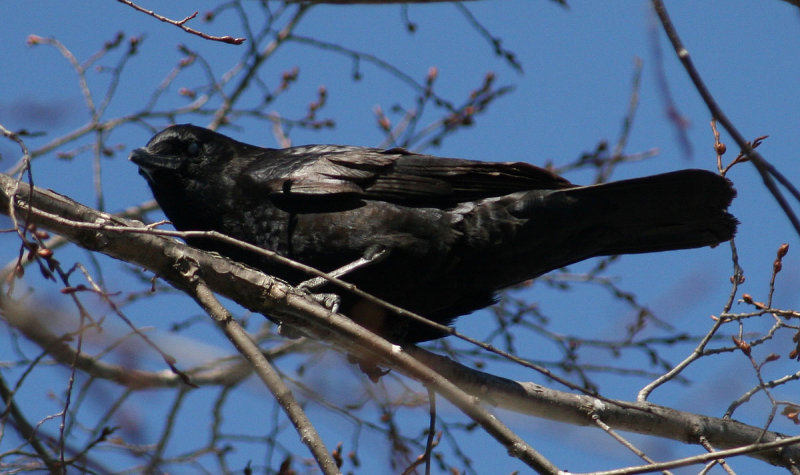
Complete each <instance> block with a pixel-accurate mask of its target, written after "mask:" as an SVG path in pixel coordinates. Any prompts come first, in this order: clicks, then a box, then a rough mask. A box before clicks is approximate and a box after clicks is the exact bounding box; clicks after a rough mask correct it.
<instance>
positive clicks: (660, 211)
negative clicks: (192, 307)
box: [131, 125, 736, 343]
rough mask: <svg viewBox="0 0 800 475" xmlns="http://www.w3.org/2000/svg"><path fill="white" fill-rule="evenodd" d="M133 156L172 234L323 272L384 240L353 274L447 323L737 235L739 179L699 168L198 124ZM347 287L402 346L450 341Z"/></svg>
mask: <svg viewBox="0 0 800 475" xmlns="http://www.w3.org/2000/svg"><path fill="white" fill-rule="evenodd" d="M131 160H132V161H133V162H134V163H136V164H137V165H138V166H139V169H140V173H141V174H142V175H143V176H144V177H145V178H146V179H147V182H148V183H149V185H150V187H151V189H152V190H153V194H154V195H155V197H156V200H157V201H158V203H159V204H160V206H161V208H162V209H163V210H164V213H165V214H166V215H167V217H169V219H170V220H171V221H172V223H173V224H174V226H175V227H176V228H177V229H179V230H216V231H220V232H222V233H224V234H227V235H230V236H233V237H236V238H239V239H241V240H244V241H248V242H250V243H253V244H255V245H258V246H261V247H264V248H267V249H271V250H274V251H277V252H278V253H280V254H282V255H284V256H287V257H290V258H292V259H295V260H298V261H300V262H303V263H306V264H309V265H311V266H314V267H317V268H319V269H321V270H325V271H330V270H333V269H336V268H338V267H340V266H342V265H345V264H347V263H349V262H352V261H354V260H356V259H358V258H359V257H362V256H363V255H365V254H368V253H371V252H375V251H377V250H386V251H388V254H387V257H386V258H385V259H383V260H382V261H380V262H378V263H375V264H372V265H369V266H366V267H364V268H360V269H358V270H356V271H354V272H353V273H352V274H348V275H346V276H345V277H344V280H348V281H350V282H353V283H355V284H356V285H357V286H358V287H359V288H361V289H363V290H365V291H367V292H370V293H372V294H374V295H376V296H378V297H381V298H383V299H385V300H388V301H389V302H392V303H394V304H396V305H399V306H401V307H404V308H406V309H408V310H411V311H414V312H417V313H420V314H422V315H424V316H426V317H428V318H430V319H432V320H435V321H438V322H441V323H444V324H449V323H451V322H452V320H453V319H454V318H455V317H457V316H459V315H463V314H465V313H469V312H471V311H473V310H476V309H479V308H482V307H485V306H487V305H490V304H491V303H492V302H493V298H494V295H495V293H496V292H497V291H498V290H501V289H503V288H505V287H508V286H510V285H513V284H516V283H519V282H522V281H524V280H527V279H531V278H533V277H536V276H539V275H541V274H543V273H545V272H548V271H550V270H553V269H557V268H559V267H563V266H565V265H568V264H571V263H574V262H577V261H580V260H583V259H587V258H589V257H593V256H599V255H609V254H625V253H640V252H656V251H665V250H672V249H683V248H693V247H701V246H709V245H711V246H713V245H716V244H719V243H720V242H723V241H727V240H729V239H730V238H731V237H732V236H733V234H734V233H735V230H736V219H735V218H734V217H733V216H731V215H730V214H728V213H727V212H726V209H727V207H728V205H729V204H730V202H731V200H732V199H733V197H734V196H735V194H736V192H735V190H734V189H733V187H732V186H731V184H730V182H729V181H728V180H727V179H725V178H722V177H720V176H718V175H716V174H713V173H711V172H707V171H702V170H683V171H678V172H673V173H667V174H662V175H655V176H650V177H645V178H639V179H633V180H625V181H619V182H614V183H607V184H602V185H593V186H576V185H572V184H571V183H569V182H568V181H566V180H564V179H563V178H560V177H558V176H556V175H554V174H552V173H550V172H549V171H547V170H544V169H541V168H537V167H534V166H531V165H528V164H525V163H512V162H506V163H490V162H479V161H470V160H460V159H452V158H438V157H432V156H428V155H419V154H414V153H410V152H408V151H406V150H402V149H391V150H379V149H373V148H364V147H349V146H335V145H312V146H306V147H293V148H288V149H268V148H260V147H255V146H252V145H247V144H243V143H240V142H237V141H235V140H233V139H231V138H229V137H226V136H224V135H221V134H218V133H216V132H212V131H210V130H207V129H204V128H201V127H196V126H192V125H176V126H172V127H169V128H167V129H166V130H164V131H162V132H161V133H159V134H157V135H156V136H155V137H153V138H152V139H151V140H150V142H149V143H148V144H147V146H146V147H145V148H141V149H137V150H134V151H133V152H132V153H131ZM190 244H192V245H195V246H198V247H201V248H204V249H208V250H212V251H217V252H219V253H221V254H223V255H227V256H229V257H231V258H233V259H236V260H239V261H242V262H244V263H247V264H249V265H252V266H254V267H257V268H260V269H262V270H264V271H265V272H267V273H269V274H273V275H276V276H278V277H281V278H283V279H284V280H287V281H288V282H290V283H292V284H297V283H299V282H301V281H303V280H305V279H307V278H309V277H310V276H307V275H302V274H299V273H297V272H295V271H292V270H289V269H287V268H286V267H284V266H280V265H277V264H274V263H272V262H270V261H269V260H266V259H263V258H259V257H257V256H254V255H252V254H249V253H246V252H243V251H241V250H240V249H237V248H230V247H227V246H224V245H221V244H220V243H219V242H214V241H203V240H194V241H190ZM324 290H325V291H337V290H335V289H333V288H326V289H324ZM337 292H338V291H337ZM341 297H342V311H343V313H345V314H346V315H349V316H350V317H351V318H353V319H354V320H356V321H358V322H359V323H361V324H362V325H365V326H367V327H369V328H371V329H372V330H373V331H376V332H377V333H379V334H381V335H383V336H384V337H386V338H388V339H390V340H392V341H395V342H398V343H413V342H418V341H424V340H428V339H432V338H437V337H440V336H442V335H441V333H439V332H436V331H434V330H431V329H429V328H427V327H425V326H422V325H420V324H417V323H414V322H408V321H405V320H403V319H400V318H398V317H397V316H394V315H391V314H388V313H386V312H384V311H382V310H380V309H377V308H375V307H373V306H371V305H366V304H365V302H362V301H359V300H358V299H356V298H355V297H353V296H351V295H345V294H342V295H341Z"/></svg>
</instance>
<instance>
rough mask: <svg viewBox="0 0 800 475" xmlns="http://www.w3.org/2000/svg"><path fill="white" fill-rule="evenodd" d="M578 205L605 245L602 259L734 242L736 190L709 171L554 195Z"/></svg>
mask: <svg viewBox="0 0 800 475" xmlns="http://www.w3.org/2000/svg"><path fill="white" fill-rule="evenodd" d="M558 194H564V197H566V199H567V200H568V201H570V202H573V201H574V202H575V204H576V205H577V206H575V207H571V209H573V210H575V212H577V213H591V214H593V215H594V216H589V215H584V216H582V218H584V219H585V221H584V222H586V223H589V228H588V229H586V230H585V231H584V232H586V233H588V235H589V236H594V237H595V238H596V239H597V240H598V241H599V242H597V243H596V244H599V245H600V250H599V252H598V255H611V254H630V253H641V252H657V251H667V250H673V249H687V248H695V247H702V246H714V245H717V244H719V243H721V242H724V241H728V240H730V239H731V238H732V237H733V235H734V233H735V232H736V225H737V224H738V222H737V220H736V218H734V217H733V216H732V215H731V214H729V213H728V212H727V208H728V205H730V203H731V201H732V200H733V198H734V197H735V196H736V190H735V189H734V188H733V185H732V184H731V182H730V181H729V180H728V179H726V178H724V177H721V176H719V175H717V174H714V173H711V172H708V171H704V170H682V171H678V172H672V173H665V174H661V175H654V176H649V177H644V178H635V179H631V180H623V181H617V182H613V183H607V184H600V185H594V186H587V187H581V188H573V189H569V190H563V191H558V192H555V193H553V197H554V198H555V197H556V195H558Z"/></svg>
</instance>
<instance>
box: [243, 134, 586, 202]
mask: <svg viewBox="0 0 800 475" xmlns="http://www.w3.org/2000/svg"><path fill="white" fill-rule="evenodd" d="M311 150H313V149H309V153H311ZM327 150H330V149H327ZM295 153H297V152H295ZM259 165H260V164H256V165H255V166H256V168H257V167H259ZM249 175H250V176H249V178H250V179H251V180H252V181H253V183H252V185H255V186H257V187H258V188H259V189H261V190H262V191H266V192H267V193H269V194H270V195H278V194H280V196H281V199H282V200H283V201H284V202H285V201H286V200H292V199H297V200H301V201H302V200H308V199H315V197H316V198H319V197H322V196H327V197H333V196H335V195H346V196H351V197H359V198H361V199H367V200H382V201H390V202H396V203H402V204H413V205H423V206H446V205H449V204H453V203H458V202H462V201H469V200H473V199H480V198H486V197H491V196H502V195H505V194H509V193H514V192H517V191H522V190H534V189H560V188H567V187H570V186H572V185H571V184H570V183H569V182H568V181H567V180H565V179H563V178H560V177H558V176H557V175H555V174H553V173H552V172H550V171H548V170H545V169H543V168H538V167H534V166H532V165H529V164H527V163H521V162H503V163H493V162H479V161H471V160H462V159H455V158H439V157H432V156H428V155H418V154H414V153H410V152H407V151H405V150H402V149H391V150H385V151H383V150H379V149H368V148H356V147H342V148H341V149H340V150H336V151H330V152H328V153H325V154H322V155H320V156H319V157H318V158H317V159H316V160H309V161H308V162H307V163H306V164H305V165H303V166H301V167H299V168H296V169H294V170H292V171H291V172H290V173H287V174H284V175H282V176H274V175H273V176H269V177H267V176H265V175H263V174H260V173H257V172H256V173H251V174H249Z"/></svg>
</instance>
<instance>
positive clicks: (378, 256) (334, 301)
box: [278, 246, 389, 339]
mask: <svg viewBox="0 0 800 475" xmlns="http://www.w3.org/2000/svg"><path fill="white" fill-rule="evenodd" d="M388 255H389V251H388V250H387V249H385V248H382V247H378V246H373V247H370V248H369V249H367V251H366V252H365V253H364V255H363V256H361V257H359V258H358V259H356V260H354V261H353V262H351V263H349V264H346V265H343V266H342V267H339V268H338V269H335V270H333V271H331V272H328V273H327V274H328V275H329V276H331V277H336V278H338V277H341V276H343V275H346V274H349V273H350V272H353V271H354V270H356V269H359V268H361V267H364V266H367V265H369V264H374V263H377V262H380V261H382V260H383V259H384V258H386V256H388ZM325 282H327V279H325V278H324V277H314V278H313V279H308V280H306V281H303V282H301V283H300V284H298V285H297V288H298V289H300V290H305V291H307V292H309V295H310V296H311V298H313V299H314V300H316V301H317V302H318V303H319V304H320V305H322V306H323V307H325V308H327V309H329V310H330V311H331V312H334V313H336V312H338V311H339V304H340V303H341V298H340V297H339V296H338V295H336V294H330V293H323V294H315V293H312V292H311V291H312V290H314V289H316V288H319V287H321V286H323V285H325ZM278 333H279V334H280V335H282V336H284V337H287V338H292V339H295V338H299V337H301V336H304V335H303V334H302V333H300V332H298V331H296V330H294V329H292V328H290V327H288V326H286V325H283V324H282V323H281V324H279V325H278Z"/></svg>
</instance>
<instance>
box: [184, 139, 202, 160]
mask: <svg viewBox="0 0 800 475" xmlns="http://www.w3.org/2000/svg"><path fill="white" fill-rule="evenodd" d="M186 154H187V155H189V156H190V157H196V156H198V155H200V143H199V142H190V143H189V145H188V146H187V147H186Z"/></svg>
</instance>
